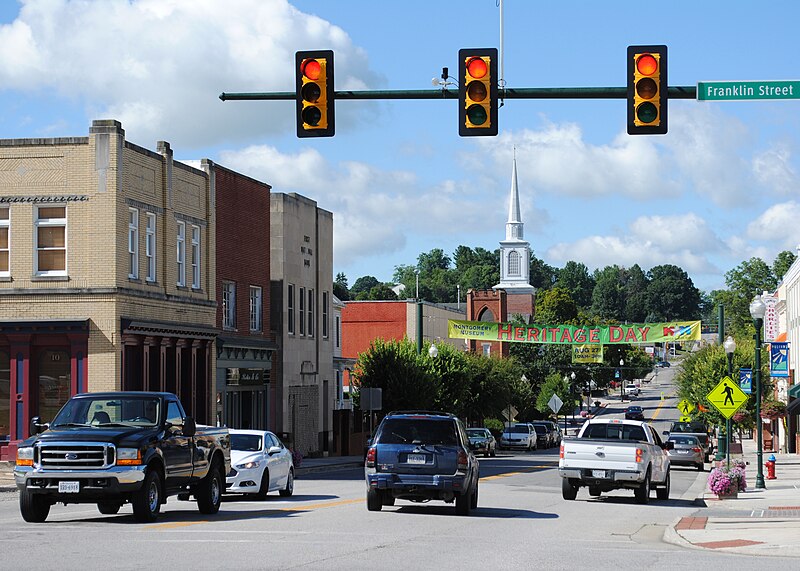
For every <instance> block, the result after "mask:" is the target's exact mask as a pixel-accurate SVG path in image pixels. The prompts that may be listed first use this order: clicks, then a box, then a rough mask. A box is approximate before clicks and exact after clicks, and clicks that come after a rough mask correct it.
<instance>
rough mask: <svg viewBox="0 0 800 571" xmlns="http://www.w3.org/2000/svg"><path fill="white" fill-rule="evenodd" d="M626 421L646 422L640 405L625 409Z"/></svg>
mask: <svg viewBox="0 0 800 571" xmlns="http://www.w3.org/2000/svg"><path fill="white" fill-rule="evenodd" d="M625 420H644V411H643V410H642V407H640V406H639V405H635V404H634V405H631V406H629V407H628V408H626V409H625Z"/></svg>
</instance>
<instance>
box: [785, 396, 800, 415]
mask: <svg viewBox="0 0 800 571" xmlns="http://www.w3.org/2000/svg"><path fill="white" fill-rule="evenodd" d="M786 414H788V415H789V416H794V415H796V414H800V399H794V400H793V401H792V402H790V403H789V406H787V407H786Z"/></svg>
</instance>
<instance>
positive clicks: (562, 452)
mask: <svg viewBox="0 0 800 571" xmlns="http://www.w3.org/2000/svg"><path fill="white" fill-rule="evenodd" d="M558 457H559V458H563V457H564V443H563V442H562V443H561V448H560V449H559V451H558Z"/></svg>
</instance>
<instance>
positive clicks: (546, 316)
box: [536, 287, 578, 325]
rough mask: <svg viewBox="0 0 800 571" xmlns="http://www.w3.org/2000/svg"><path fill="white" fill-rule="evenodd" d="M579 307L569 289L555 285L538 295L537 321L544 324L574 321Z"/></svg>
mask: <svg viewBox="0 0 800 571" xmlns="http://www.w3.org/2000/svg"><path fill="white" fill-rule="evenodd" d="M577 317H578V307H577V306H576V305H575V301H574V300H573V299H572V296H571V295H570V293H569V291H568V290H566V289H564V288H561V287H554V288H553V289H549V290H545V291H543V292H541V293H540V294H539V295H538V296H536V322H537V323H539V324H542V325H557V324H560V323H574V322H575V320H576V319H577Z"/></svg>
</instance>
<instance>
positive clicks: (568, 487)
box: [561, 478, 578, 500]
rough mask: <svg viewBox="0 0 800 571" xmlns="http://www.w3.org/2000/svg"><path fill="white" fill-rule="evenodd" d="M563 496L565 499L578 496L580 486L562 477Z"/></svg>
mask: <svg viewBox="0 0 800 571" xmlns="http://www.w3.org/2000/svg"><path fill="white" fill-rule="evenodd" d="M561 497H562V498H564V499H565V500H574V499H575V498H577V497H578V488H576V487H575V486H573V485H572V484H570V483H569V480H567V479H566V478H562V479H561Z"/></svg>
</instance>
